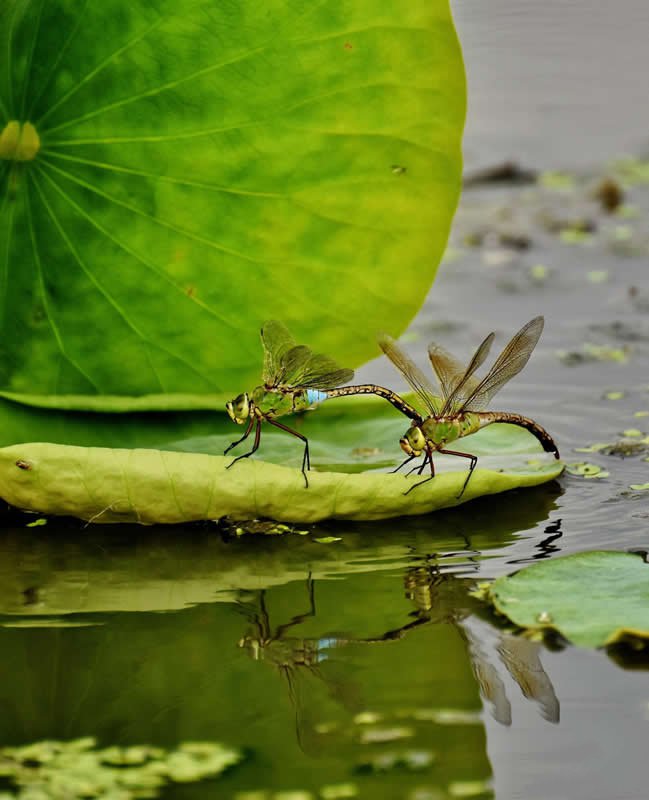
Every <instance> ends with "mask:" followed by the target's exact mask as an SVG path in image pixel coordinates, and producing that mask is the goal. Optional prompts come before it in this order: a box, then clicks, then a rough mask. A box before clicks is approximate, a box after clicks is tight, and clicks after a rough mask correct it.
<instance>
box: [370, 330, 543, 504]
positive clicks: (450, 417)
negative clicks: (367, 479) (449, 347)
mask: <svg viewBox="0 0 649 800" xmlns="http://www.w3.org/2000/svg"><path fill="white" fill-rule="evenodd" d="M543 322H544V320H543V317H534V319H532V320H530V321H529V322H528V323H527V324H526V325H524V326H523V327H522V328H521V329H520V331H518V333H517V334H516V335H515V336H513V337H512V339H511V340H510V341H509V343H508V344H507V346H506V347H505V348H504V350H503V351H502V353H501V354H500V355H499V356H498V358H497V359H496V361H495V362H494V364H493V366H492V367H491V369H490V370H489V372H488V373H487V374H486V375H485V377H484V378H482V379H481V380H478V379H477V378H475V377H474V373H475V372H476V370H477V369H478V368H479V367H480V366H481V365H482V364H483V363H484V361H485V359H486V358H487V355H488V354H489V350H490V348H491V345H492V343H493V340H494V334H493V333H490V334H489V335H488V336H487V337H486V338H485V339H484V341H483V342H482V343H481V344H480V346H479V347H478V349H477V350H476V351H475V353H474V355H473V358H472V359H471V360H470V361H469V364H468V366H466V367H465V366H464V365H463V364H462V363H461V362H460V361H458V360H457V359H456V358H455V357H454V356H452V355H451V354H450V353H448V352H447V351H446V350H444V349H443V348H442V347H440V346H439V345H436V344H434V343H433V344H431V345H430V346H429V348H428V356H429V358H430V362H431V364H432V366H433V369H434V371H435V374H436V375H437V378H438V381H439V388H436V387H435V386H433V384H432V383H431V382H430V381H429V380H428V378H427V377H426V376H425V375H424V373H423V372H422V371H421V370H420V369H419V368H418V367H417V365H416V364H414V363H413V362H412V361H411V360H410V358H409V357H408V356H407V355H406V354H405V353H404V352H403V351H402V350H401V349H400V348H399V347H398V345H397V343H396V342H395V341H394V339H392V338H391V337H390V336H387V335H383V336H381V337H380V338H379V346H380V347H381V349H382V350H383V352H384V353H385V354H386V355H387V356H388V358H389V359H390V360H391V361H392V363H393V364H394V365H395V367H396V368H397V369H398V370H399V372H400V373H401V374H402V375H403V377H404V378H405V379H406V380H407V381H408V383H409V384H410V386H411V387H412V388H413V390H414V392H415V394H416V395H417V397H418V398H419V400H420V401H421V403H422V407H423V408H425V410H426V413H425V414H417V412H415V413H416V416H415V417H413V416H412V415H411V414H407V416H409V417H410V418H411V419H412V425H411V426H410V428H408V430H407V431H406V433H405V435H404V436H403V437H402V438H401V440H400V442H399V443H400V445H401V449H402V450H403V451H404V453H405V454H406V455H407V456H408V457H407V458H406V460H405V461H404V462H403V463H402V464H401V465H400V466H399V467H397V470H399V469H401V467H403V466H404V465H405V464H408V463H409V462H410V461H412V460H413V459H414V458H417V457H419V456H421V455H422V454H423V455H424V460H423V462H422V463H421V464H420V465H419V466H417V467H415V469H413V470H411V472H414V471H415V470H417V473H418V474H419V475H421V474H422V473H423V471H424V469H425V467H426V465H427V464H428V465H429V466H430V476H429V477H428V478H426V479H425V480H423V481H420V482H419V483H415V484H414V485H413V486H411V487H410V489H408V492H410V491H412V490H413V489H414V488H415V487H416V486H420V485H421V484H422V483H426V482H427V481H429V480H432V478H434V477H435V466H434V464H433V453H434V452H438V453H445V454H447V455H452V456H461V457H462V458H468V459H469V460H470V466H469V473H468V475H467V477H466V480H465V481H464V485H463V487H462V491H461V492H460V494H459V495H458V498H459V497H461V496H462V495H463V494H464V491H465V489H466V487H467V485H468V483H469V480H470V478H471V475H472V473H473V470H474V469H475V466H476V464H477V462H478V457H477V456H475V455H472V454H470V453H462V452H459V451H457V450H449V449H448V447H447V446H448V445H449V444H451V443H452V442H454V441H456V440H457V439H460V438H462V437H463V436H468V435H469V434H471V433H475V432H476V431H478V430H480V428H484V427H485V426H487V425H491V424H492V423H493V422H508V423H509V424H511V425H519V426H520V427H522V428H526V429H527V430H528V431H530V433H532V434H533V435H534V436H536V438H537V439H538V440H539V442H540V443H541V445H542V446H543V449H544V450H545V451H547V452H550V453H554V455H555V457H556V458H559V451H558V449H557V446H556V444H555V443H554V440H553V439H552V437H551V436H550V434H549V433H548V432H547V431H546V430H545V429H544V428H542V427H541V426H540V425H538V424H537V423H536V422H534V420H532V419H529V418H528V417H523V416H521V415H520V414H512V413H509V412H506V411H484V410H483V409H484V408H485V406H487V404H488V403H489V402H490V400H491V398H492V397H493V396H494V395H495V394H496V392H497V391H498V390H499V389H501V388H502V387H503V386H504V385H505V384H506V383H507V382H508V381H510V380H511V379H512V378H513V377H514V376H515V375H517V374H518V373H519V372H520V371H521V370H522V369H523V367H524V366H525V364H527V361H528V359H529V357H530V355H531V354H532V351H533V350H534V348H535V347H536V343H537V342H538V340H539V337H540V335H541V332H542V331H543ZM397 470H395V471H397ZM408 492H406V494H408Z"/></svg>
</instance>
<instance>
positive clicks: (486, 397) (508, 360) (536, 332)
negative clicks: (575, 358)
mask: <svg viewBox="0 0 649 800" xmlns="http://www.w3.org/2000/svg"><path fill="white" fill-rule="evenodd" d="M543 322H544V320H543V317H534V319H532V320H530V321H529V322H528V323H527V325H524V326H523V327H522V328H521V329H520V331H519V332H518V333H517V334H516V335H515V336H513V337H512V339H511V340H510V342H509V344H507V346H506V347H505V349H504V350H503V351H502V353H501V354H500V355H499V356H498V358H497V359H496V361H495V363H494V365H493V367H492V368H491V369H490V370H489V372H488V373H487V375H486V376H485V377H484V378H483V379H482V380H481V381H480V383H479V384H478V385H477V386H476V387H475V388H474V389H473V391H472V392H471V394H470V395H469V396H468V397H467V398H466V401H465V402H464V405H463V406H462V409H461V410H463V411H481V410H482V409H483V408H484V407H485V406H486V405H487V404H488V403H489V401H490V400H491V398H492V397H493V396H494V395H495V394H496V392H497V391H498V390H499V389H500V388H502V387H503V386H504V385H505V384H506V383H507V381H510V380H511V379H512V378H513V377H514V375H518V373H519V372H520V371H521V370H522V369H523V367H524V366H525V364H527V362H528V360H529V357H530V356H531V355H532V350H534V348H535V347H536V343H537V342H538V340H539V337H540V335H541V332H542V331H543Z"/></svg>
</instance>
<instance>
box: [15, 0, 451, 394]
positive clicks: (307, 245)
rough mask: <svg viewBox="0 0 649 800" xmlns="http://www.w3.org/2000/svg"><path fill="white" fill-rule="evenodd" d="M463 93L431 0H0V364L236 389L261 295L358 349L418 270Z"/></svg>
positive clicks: (263, 311) (77, 385) (408, 307)
mask: <svg viewBox="0 0 649 800" xmlns="http://www.w3.org/2000/svg"><path fill="white" fill-rule="evenodd" d="M464 113H465V85H464V73H463V66H462V60H461V55H460V50H459V45H458V42H457V38H456V35H455V31H454V28H453V24H452V20H451V15H450V11H449V4H448V0H409V2H408V3H385V2H383V1H382V0H349V2H344V3H341V2H340V1H339V0H313V2H307V3H305V2H295V0H265V2H258V0H229V2H215V1H214V0H173V2H172V0H3V2H2V4H0V134H1V136H0V314H1V315H2V327H1V332H2V349H1V352H2V359H1V362H0V386H2V387H3V388H4V389H6V390H8V391H11V392H15V393H18V394H20V393H23V394H42V395H53V396H58V395H96V394H113V395H140V394H150V393H167V392H187V393H190V394H194V393H212V394H222V393H226V394H227V393H232V392H235V391H237V390H239V389H240V387H245V386H250V385H254V383H255V382H256V381H257V379H258V366H257V365H258V363H259V358H258V356H259V339H258V330H259V325H260V323H261V322H262V321H263V320H264V319H267V318H278V319H282V320H283V321H285V322H286V323H287V324H288V326H289V327H290V328H291V330H292V331H293V332H294V334H295V336H296V338H298V339H299V340H300V341H304V342H307V343H308V344H310V345H311V346H313V347H314V348H315V349H317V350H321V351H323V352H326V353H328V354H330V355H331V356H333V357H336V358H337V359H338V360H340V361H341V362H344V364H345V365H347V366H351V367H354V366H357V365H358V364H360V363H361V362H363V361H365V360H367V358H369V357H370V356H372V355H374V354H375V352H376V346H375V335H376V333H377V331H379V330H383V329H387V330H388V331H389V332H392V333H398V332H399V331H400V330H402V329H403V328H404V326H405V325H406V323H407V322H408V321H409V319H410V318H411V317H412V316H413V314H414V313H415V311H416V310H417V309H418V308H419V306H420V304H421V301H422V299H423V297H424V295H425V294H426V290H427V287H428V286H429V284H430V282H431V280H432V279H433V277H434V273H435V269H436V266H437V263H438V261H439V258H440V255H441V252H442V250H443V247H444V245H445V242H446V238H447V233H448V229H449V225H450V220H451V217H452V215H453V212H454V210H455V206H456V202H457V198H458V192H459V183H460V170H461V156H460V138H461V131H462V126H463V121H464ZM26 123H29V125H28V124H26ZM39 148H40V149H39Z"/></svg>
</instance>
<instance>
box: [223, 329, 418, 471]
mask: <svg viewBox="0 0 649 800" xmlns="http://www.w3.org/2000/svg"><path fill="white" fill-rule="evenodd" d="M261 343H262V347H263V350H264V366H263V370H262V381H263V383H262V384H260V385H259V386H257V387H256V388H255V389H253V391H252V393H250V394H249V393H248V392H243V393H242V394H240V395H238V396H237V397H235V398H234V400H231V401H230V402H229V403H226V406H225V407H226V409H227V412H228V414H229V415H230V419H232V421H233V422H236V423H237V425H246V431H245V433H244V434H243V436H242V437H241V438H240V439H237V440H236V441H235V442H232V444H231V445H230V446H229V447H228V448H227V449H226V450H225V452H224V455H226V454H227V453H229V452H230V450H232V449H233V448H234V447H236V446H237V445H239V444H241V442H243V441H245V440H246V439H247V438H248V436H250V434H251V432H252V429H253V427H254V428H255V438H254V443H253V445H252V449H251V450H250V451H249V452H247V453H244V454H243V455H240V456H237V458H235V459H234V461H232V463H231V464H229V465H228V468H229V467H232V466H233V465H234V464H235V463H236V462H237V461H239V460H240V459H242V458H248V457H249V456H251V455H252V454H253V453H254V452H256V450H257V449H258V447H259V442H260V438H261V425H262V422H264V421H266V422H268V423H269V424H270V425H273V426H274V427H276V428H280V429H281V430H283V431H286V432H287V433H290V434H292V435H293V436H296V437H297V438H298V439H301V440H302V441H303V442H304V456H303V458H302V474H303V475H304V481H305V485H306V486H307V487H308V485H309V481H308V479H307V476H306V470H309V469H311V459H310V455H309V442H308V439H307V438H306V436H304V435H303V434H302V433H299V432H298V431H296V430H293V429H292V428H289V427H288V425H284V424H283V423H281V422H278V421H277V417H281V416H284V415H286V414H294V413H296V412H299V411H306V410H307V409H310V408H313V407H314V406H316V405H318V404H320V403H322V402H324V401H325V400H328V399H329V398H331V397H345V396H348V395H353V394H376V395H379V396H380V397H383V398H385V399H386V400H388V402H390V403H392V405H394V406H395V407H396V408H397V409H398V410H399V411H401V412H402V413H403V414H406V415H407V416H409V417H410V418H411V419H415V418H418V414H417V412H416V411H415V409H414V408H413V407H412V406H410V405H409V404H408V403H406V402H405V401H404V400H402V399H401V398H400V397H399V395H397V394H395V393H394V392H392V391H390V390H389V389H385V388H384V387H383V386H376V385H375V384H362V385H357V386H343V387H341V384H344V383H349V381H351V380H353V378H354V371H353V370H351V369H344V368H342V367H340V366H339V365H338V364H337V363H336V362H335V361H334V360H333V359H331V358H329V357H328V356H325V355H321V354H319V353H313V352H312V351H311V349H310V348H309V347H307V346H306V345H303V344H298V343H297V342H296V341H295V339H294V338H293V337H292V336H291V334H290V333H289V331H288V329H287V328H286V326H285V325H284V324H283V323H281V322H278V321H277V320H269V321H268V322H265V323H264V325H263V327H262V329H261Z"/></svg>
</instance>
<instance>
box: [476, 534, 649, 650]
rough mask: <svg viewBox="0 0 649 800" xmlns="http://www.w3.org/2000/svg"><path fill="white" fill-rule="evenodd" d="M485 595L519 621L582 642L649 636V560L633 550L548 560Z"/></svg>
mask: <svg viewBox="0 0 649 800" xmlns="http://www.w3.org/2000/svg"><path fill="white" fill-rule="evenodd" d="M484 596H485V599H486V600H487V601H488V602H490V603H491V604H492V605H493V606H494V607H495V609H496V610H497V611H499V612H500V613H501V614H504V615H505V616H506V617H508V618H509V619H510V620H511V621H512V622H513V623H514V624H516V625H518V626H519V627H521V628H526V629H528V630H531V631H543V630H547V629H552V630H556V631H558V632H559V633H560V634H561V635H562V636H564V637H565V638H566V639H568V640H569V641H570V642H572V643H573V644H575V645H579V646H581V647H602V646H605V645H610V644H614V643H615V642H619V641H621V640H624V639H626V638H628V637H638V638H641V639H649V565H648V564H646V563H645V562H644V561H643V560H642V558H640V557H639V556H637V555H632V554H630V553H618V552H609V551H597V550H596V551H591V552H586V553H577V554H576V555H570V556H565V557H564V558H555V559H552V560H549V561H543V562H541V563H539V564H534V565H533V566H530V567H526V568H525V569H522V570H521V571H520V572H517V573H515V574H513V575H510V576H508V577H503V578H498V580H496V581H495V582H494V583H493V584H491V585H490V586H488V587H487V588H486V590H485V594H484Z"/></svg>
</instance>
